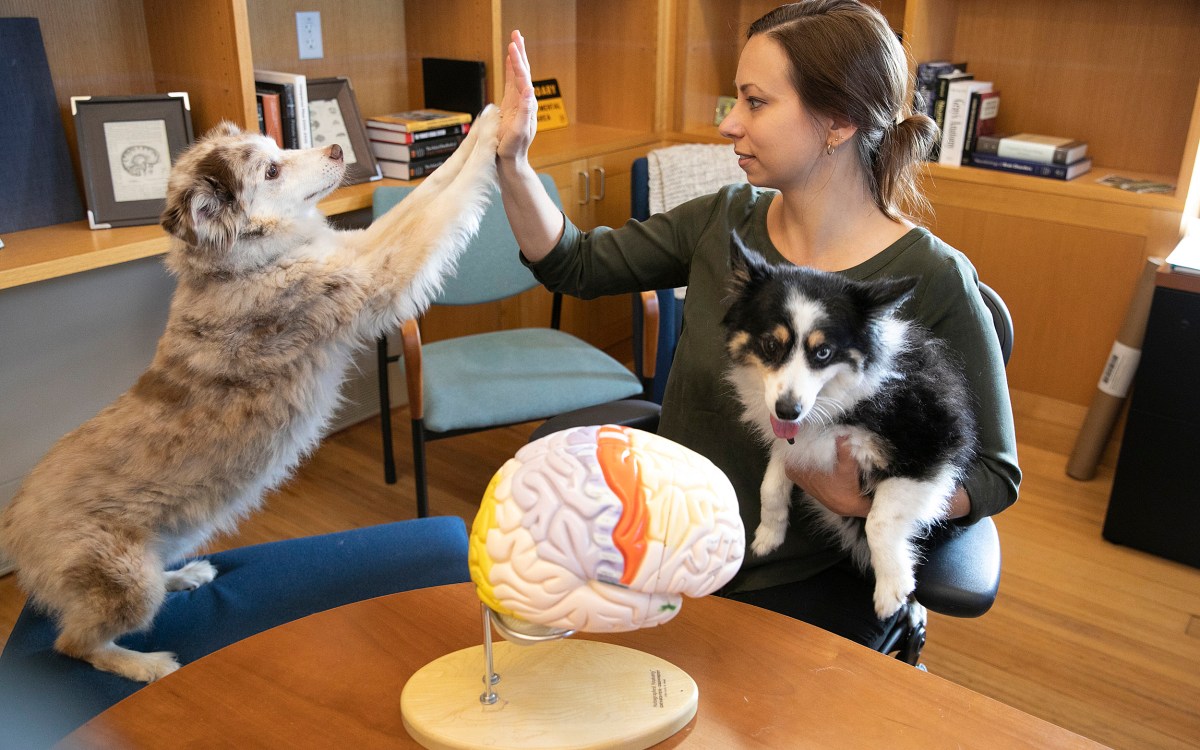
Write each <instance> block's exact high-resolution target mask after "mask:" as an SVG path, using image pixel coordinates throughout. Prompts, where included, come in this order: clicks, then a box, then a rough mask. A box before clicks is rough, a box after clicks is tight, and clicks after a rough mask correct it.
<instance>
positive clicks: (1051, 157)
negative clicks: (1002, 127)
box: [996, 133, 1087, 164]
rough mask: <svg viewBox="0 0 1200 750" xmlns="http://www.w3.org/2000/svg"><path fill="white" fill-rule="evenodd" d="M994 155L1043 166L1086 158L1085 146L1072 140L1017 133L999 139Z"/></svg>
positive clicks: (1071, 162) (1072, 162)
mask: <svg viewBox="0 0 1200 750" xmlns="http://www.w3.org/2000/svg"><path fill="white" fill-rule="evenodd" d="M996 154H997V155H998V156H1005V157H1008V158H1009V159H1025V160H1027V161H1038V162H1041V163H1043V164H1074V163H1075V162H1077V161H1079V160H1080V159H1082V158H1083V157H1085V156H1087V144H1086V143H1084V142H1083V141H1077V140H1075V139H1074V138H1061V137H1059V136H1053V135H1038V134H1036V133H1017V134H1016V135H1008V136H1005V137H1003V138H1001V139H1000V144H999V145H998V146H997V148H996Z"/></svg>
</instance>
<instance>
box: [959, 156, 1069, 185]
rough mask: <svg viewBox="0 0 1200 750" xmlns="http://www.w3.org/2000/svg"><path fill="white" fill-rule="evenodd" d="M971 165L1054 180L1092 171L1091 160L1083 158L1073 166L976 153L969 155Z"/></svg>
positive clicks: (1067, 178)
mask: <svg viewBox="0 0 1200 750" xmlns="http://www.w3.org/2000/svg"><path fill="white" fill-rule="evenodd" d="M971 165H972V166H975V167H983V168H984V169H995V170H999V171H1001V172H1013V173H1016V174H1027V175H1032V176H1034V177H1049V178H1052V179H1055V180H1073V179H1075V178H1076V177H1078V176H1079V175H1081V174H1084V173H1085V172H1089V171H1091V169H1092V160H1091V159H1089V158H1087V157H1084V158H1083V159H1080V160H1078V161H1076V162H1075V163H1074V164H1046V163H1045V162H1040V161H1028V160H1025V159H1010V158H1008V157H1007V156H996V155H995V154H981V153H979V152H978V151H976V152H974V153H973V154H971Z"/></svg>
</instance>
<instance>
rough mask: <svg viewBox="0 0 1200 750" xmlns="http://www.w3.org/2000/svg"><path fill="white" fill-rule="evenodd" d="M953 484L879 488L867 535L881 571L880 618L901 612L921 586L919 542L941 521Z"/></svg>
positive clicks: (903, 483) (895, 480)
mask: <svg viewBox="0 0 1200 750" xmlns="http://www.w3.org/2000/svg"><path fill="white" fill-rule="evenodd" d="M952 489H953V482H952V481H949V480H948V479H947V478H945V477H943V478H941V479H940V481H934V482H923V481H917V480H914V479H906V478H903V477H891V478H889V479H885V480H883V481H882V482H880V483H879V485H878V486H877V487H876V488H875V499H874V501H873V502H872V504H871V510H870V512H869V513H868V514H867V521H866V526H865V531H866V535H867V544H868V546H869V547H870V549H871V567H872V568H873V569H874V571H875V613H876V614H877V615H879V618H880V619H886V618H888V617H891V616H892V615H893V614H895V613H896V611H897V610H898V609H900V607H901V606H903V605H904V602H905V601H907V600H908V596H909V594H911V593H912V592H913V589H915V588H916V587H917V579H916V567H917V557H916V551H915V548H914V546H913V539H915V538H917V537H918V536H920V535H921V534H923V533H924V532H925V530H926V529H928V528H929V527H930V526H931V525H932V524H934V523H936V522H937V521H938V520H939V519H941V518H942V517H943V516H944V515H945V512H946V503H947V500H948V498H949V496H950V490H952Z"/></svg>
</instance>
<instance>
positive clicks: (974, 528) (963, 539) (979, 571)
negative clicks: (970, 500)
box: [914, 518, 1000, 617]
mask: <svg viewBox="0 0 1200 750" xmlns="http://www.w3.org/2000/svg"><path fill="white" fill-rule="evenodd" d="M999 587H1000V537H999V535H998V534H997V533H996V524H995V523H994V522H993V521H992V519H990V518H983V519H980V520H979V521H978V522H976V523H974V524H972V525H971V526H968V527H966V528H964V529H962V530H961V531H960V532H959V533H957V534H955V535H953V536H951V537H950V538H948V539H945V540H944V541H942V542H941V543H935V544H934V546H932V547H931V548H930V549H929V550H928V551H927V553H926V558H925V561H924V562H923V563H921V565H919V566H918V567H917V589H916V591H915V592H914V593H915V594H916V597H917V601H918V602H920V603H921V605H922V606H924V607H925V608H927V609H930V610H932V611H934V612H938V613H941V614H944V615H953V616H955V617H978V616H980V615H982V614H983V613H984V612H987V611H988V609H990V608H991V606H992V602H994V601H996V591H997V590H998V589H999Z"/></svg>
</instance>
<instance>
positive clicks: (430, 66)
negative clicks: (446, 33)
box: [421, 57, 488, 117]
mask: <svg viewBox="0 0 1200 750" xmlns="http://www.w3.org/2000/svg"><path fill="white" fill-rule="evenodd" d="M421 76H422V80H423V81H424V82H425V107H426V108H427V109H446V110H449V111H451V112H466V113H468V114H470V115H471V117H475V116H476V115H478V114H479V113H480V112H481V111H482V110H483V105H485V104H487V100H488V97H487V66H486V65H485V64H484V63H483V62H482V61H480V60H449V59H446V58H444V57H422V58H421Z"/></svg>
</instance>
